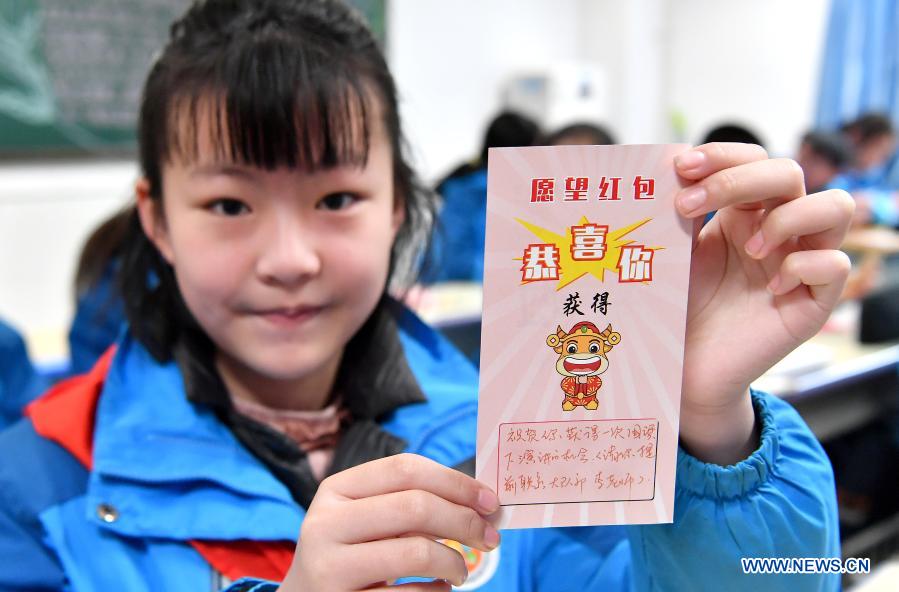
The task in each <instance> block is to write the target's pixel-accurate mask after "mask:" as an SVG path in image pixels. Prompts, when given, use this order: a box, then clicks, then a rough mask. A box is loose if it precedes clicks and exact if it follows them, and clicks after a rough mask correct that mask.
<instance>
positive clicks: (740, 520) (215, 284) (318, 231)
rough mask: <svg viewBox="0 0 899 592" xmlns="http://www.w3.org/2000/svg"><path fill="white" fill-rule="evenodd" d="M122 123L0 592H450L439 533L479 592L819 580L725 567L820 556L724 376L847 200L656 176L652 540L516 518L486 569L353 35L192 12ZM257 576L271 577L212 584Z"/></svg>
mask: <svg viewBox="0 0 899 592" xmlns="http://www.w3.org/2000/svg"><path fill="white" fill-rule="evenodd" d="M138 127H139V132H138V133H139V140H140V142H139V144H140V162H141V170H142V178H141V179H140V180H139V181H138V183H137V184H136V187H135V193H136V200H137V214H136V215H134V216H132V217H131V219H130V224H131V231H130V232H128V233H127V235H126V236H127V238H126V245H125V246H124V248H123V250H122V254H121V257H120V261H121V263H120V268H119V273H120V274H121V277H122V278H123V301H124V306H125V314H126V318H127V319H128V331H127V332H126V333H125V334H123V335H122V337H121V338H120V340H119V341H118V343H117V346H116V349H115V350H114V351H111V352H110V353H108V354H107V355H105V356H104V357H103V358H101V360H100V361H99V362H98V363H97V365H95V367H94V369H92V370H91V372H90V373H89V374H87V375H84V376H82V377H80V378H76V379H72V380H71V381H69V382H67V383H66V384H65V385H60V387H58V388H57V389H56V390H54V391H53V392H52V393H51V394H50V395H48V396H47V397H43V398H41V399H39V400H38V401H36V402H35V403H33V404H32V405H31V406H30V407H29V413H28V417H27V418H26V419H25V420H23V421H20V422H18V423H16V424H15V425H14V426H12V427H11V428H10V429H8V430H7V431H5V432H3V433H0V459H2V460H0V500H2V503H0V558H2V559H3V560H2V561H0V589H3V590H44V591H51V590H53V591H62V590H166V591H168V592H181V591H184V592H188V591H189V592H194V591H200V590H209V589H210V588H214V587H216V586H217V585H219V584H224V582H225V581H226V579H232V580H233V579H235V578H237V577H240V576H243V575H253V576H257V577H260V576H261V577H266V578H269V579H282V578H283V579H284V584H283V587H282V590H283V592H292V591H294V590H296V591H298V592H320V591H324V590H327V591H339V592H348V591H357V590H375V589H382V590H386V589H387V582H393V581H394V580H396V579H398V578H402V577H407V576H422V577H426V578H436V581H433V582H427V583H417V584H411V585H408V586H407V587H405V588H400V589H401V590H407V591H418V592H423V591H425V590H428V591H434V590H443V591H446V590H448V589H449V582H452V583H453V584H455V585H457V586H458V585H461V583H462V582H463V581H465V580H466V577H467V576H468V572H467V568H466V564H465V561H464V560H463V557H462V555H461V554H460V553H459V552H457V551H456V550H454V549H452V548H450V547H449V546H448V545H443V544H441V543H439V542H437V541H438V540H440V539H449V540H453V541H458V542H459V543H462V544H464V545H468V546H469V547H473V548H476V549H478V550H480V551H484V552H486V551H488V550H494V551H493V553H492V554H490V555H489V556H490V557H491V558H492V559H493V560H494V561H495V562H496V563H495V567H496V569H495V571H493V572H491V573H489V574H488V577H487V578H486V579H485V580H483V581H481V582H479V584H480V588H479V589H480V590H481V591H482V592H489V591H508V590H517V591H523V592H528V591H532V590H537V591H554V590H604V591H625V590H628V591H638V592H639V591H644V590H645V591H648V590H659V589H662V590H690V589H693V588H695V585H696V582H697V581H701V582H703V583H708V584H709V585H710V586H714V587H715V588H720V589H725V590H728V591H731V592H732V591H739V590H758V589H765V590H791V591H797V590H801V589H807V590H822V589H835V588H836V587H837V585H838V583H839V574H803V575H797V576H784V575H774V574H768V575H765V574H761V575H752V576H747V575H744V574H743V573H742V571H741V569H740V558H741V557H777V556H781V557H838V556H839V547H838V532H837V527H836V521H837V517H836V512H835V501H834V492H833V489H834V485H833V478H832V471H831V468H830V465H829V463H828V460H827V457H826V456H825V455H824V453H823V451H822V450H821V447H820V445H819V444H818V442H817V441H816V439H815V437H814V435H813V434H812V433H811V432H810V431H809V429H808V427H807V426H806V425H805V424H804V423H803V421H802V420H801V419H800V417H799V415H798V414H797V413H796V411H795V410H793V409H792V408H791V407H790V406H789V405H788V404H787V403H785V402H783V401H781V400H779V399H777V398H776V397H772V396H769V395H766V394H764V393H760V392H755V391H752V390H750V388H749V385H750V384H751V383H752V382H753V381H754V380H755V379H756V378H757V377H758V376H759V375H760V374H761V373H762V372H764V371H765V370H766V369H767V368H769V367H770V366H771V365H772V364H774V363H775V362H777V361H778V360H779V359H781V358H782V357H783V356H784V355H786V353H787V352H789V351H791V350H792V349H793V348H795V347H796V346H797V345H798V344H800V343H801V342H803V341H804V340H805V339H807V338H808V337H810V336H812V335H814V334H815V333H817V332H818V330H819V329H820V327H821V326H822V324H823V323H824V320H825V319H826V318H827V317H828V315H829V313H830V311H831V310H832V308H833V306H834V304H835V303H836V300H837V298H838V296H839V293H840V289H841V287H842V285H843V283H844V281H845V277H846V274H847V272H848V269H847V260H846V258H845V255H843V254H842V253H840V252H839V251H837V250H836V249H837V247H838V245H839V244H840V242H841V240H842V237H843V236H844V234H845V231H846V228H847V227H848V224H849V218H850V216H851V210H852V202H851V200H850V199H849V198H848V196H846V195H845V194H844V193H842V192H839V191H832V192H828V193H824V194H821V195H811V196H806V195H804V191H803V182H802V177H801V174H799V172H798V169H797V167H795V166H784V163H782V162H777V161H774V160H769V159H767V156H766V155H765V154H764V152H763V151H762V150H761V149H759V148H758V147H757V146H751V145H746V144H712V145H707V146H700V147H698V148H697V149H692V150H688V151H685V152H684V153H682V154H680V155H678V156H677V157H676V159H675V167H676V170H677V172H678V174H680V175H681V177H683V179H684V180H685V182H686V183H688V184H689V186H686V187H684V189H682V190H681V191H680V192H679V193H678V194H677V195H676V196H675V197H674V200H673V203H672V204H671V207H676V208H677V211H678V212H679V213H680V215H681V216H683V217H684V218H686V219H688V220H693V226H694V229H695V231H696V232H697V234H698V236H697V241H696V245H695V249H694V252H693V257H694V260H695V262H696V265H694V266H693V267H692V270H691V278H690V295H689V305H688V311H687V325H686V336H685V349H684V355H685V358H684V380H683V397H682V400H681V416H680V431H679V439H680V442H681V447H680V449H679V451H678V471H677V483H676V494H675V496H676V497H675V510H674V516H675V518H674V524H670V525H668V524H661V525H649V526H644V525H631V526H627V527H614V526H613V527H585V528H546V529H533V530H528V529H526V530H512V531H508V532H506V533H504V534H503V536H502V545H501V546H500V548H499V549H497V546H498V545H499V543H500V535H499V533H498V532H496V530H495V529H494V528H493V527H492V526H491V525H490V524H489V522H488V520H487V519H486V517H487V516H489V515H490V514H491V513H493V512H494V511H495V510H496V509H497V508H498V503H499V501H498V498H497V496H496V494H495V492H493V491H491V490H490V489H489V488H488V487H486V486H485V485H483V484H481V483H479V482H477V481H476V480H474V479H473V478H472V477H470V476H468V475H466V474H464V473H463V472H462V471H461V470H454V469H453V468H451V467H458V468H459V469H467V470H469V471H470V470H471V469H472V467H473V463H472V457H473V456H474V454H475V430H476V412H477V381H478V376H477V373H476V372H475V371H474V369H473V368H472V367H471V366H470V365H469V364H468V363H467V362H466V361H465V360H464V358H463V357H462V356H461V355H460V354H459V353H458V352H457V351H455V350H454V349H453V348H452V347H451V346H449V345H448V343H447V342H446V341H445V340H444V339H442V338H441V337H440V336H439V335H438V334H437V333H436V332H434V331H433V330H432V329H430V328H429V327H427V326H426V325H424V324H423V323H422V322H421V321H420V320H418V319H417V318H416V317H415V316H414V315H413V314H412V313H411V312H410V311H409V310H407V309H405V308H404V307H403V306H402V305H401V304H400V303H399V302H398V301H396V300H394V299H393V298H392V297H391V296H390V294H389V293H388V290H387V286H389V285H391V280H393V279H395V278H396V277H405V274H404V273H403V272H404V270H402V269H401V268H400V263H401V262H405V261H416V257H415V255H416V253H417V252H418V249H417V247H418V244H420V243H417V242H416V239H419V238H422V237H426V236H427V230H428V222H429V220H430V219H431V218H430V214H431V213H432V212H433V207H434V204H433V202H432V201H431V194H430V192H427V191H425V190H423V189H422V187H421V186H420V184H419V183H417V182H416V177H415V175H414V174H413V172H412V170H411V169H410V167H409V165H408V162H407V160H406V157H405V155H404V153H403V151H402V150H401V148H400V147H401V146H402V143H401V138H402V131H401V125H400V120H399V115H398V105H397V96H396V89H395V87H394V84H393V79H392V77H391V75H390V72H389V70H388V69H387V65H386V62H385V61H384V58H383V55H382V54H381V52H380V50H379V49H378V45H377V43H376V41H375V39H374V38H373V36H372V35H371V33H370V31H369V30H368V29H367V27H366V26H365V25H364V23H363V21H362V20H361V17H359V16H358V15H356V14H355V13H353V12H352V11H350V10H349V9H348V8H347V7H346V6H345V5H343V4H342V3H338V2H333V1H326V0H206V1H203V2H198V3H195V4H194V5H192V7H191V8H190V9H189V11H188V12H187V14H186V15H185V16H184V17H183V18H182V19H180V20H179V21H178V22H176V23H175V24H174V25H173V26H172V29H171V38H170V40H169V42H168V44H167V45H166V47H165V48H164V49H163V51H162V52H161V53H160V56H159V58H158V59H157V61H156V63H155V64H154V65H153V67H152V69H151V71H150V74H149V76H148V79H147V82H146V85H145V89H144V94H143V99H142V107H141V115H140V122H139V126H138ZM726 179H732V180H735V181H736V182H731V183H728V182H726ZM713 209H715V210H718V215H716V217H715V219H714V220H713V221H712V222H711V223H710V224H708V225H706V226H705V227H704V228H702V229H701V230H700V225H699V224H698V223H697V221H698V220H700V219H701V218H702V217H703V216H704V215H705V213H706V212H708V211H710V210H713ZM397 274H399V275H397ZM151 277H152V278H154V279H153V281H148V278H151ZM511 337H512V338H514V335H512V336H511ZM402 452H406V453H407V454H400V453H402ZM297 541H298V542H297ZM469 583H470V584H471V583H473V582H472V581H470V582H469ZM257 585H258V586H265V587H266V588H268V589H274V588H275V587H276V585H275V584H258V583H257V582H255V581H254V582H246V581H244V582H240V583H235V584H234V586H233V589H234V590H244V589H248V588H250V587H253V586H257Z"/></svg>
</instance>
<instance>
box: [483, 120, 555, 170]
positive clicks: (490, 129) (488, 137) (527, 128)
mask: <svg viewBox="0 0 899 592" xmlns="http://www.w3.org/2000/svg"><path fill="white" fill-rule="evenodd" d="M539 135H540V127H539V126H538V125H537V124H536V123H535V122H534V120H532V119H531V118H529V117H527V116H525V115H522V114H521V113H516V112H514V111H503V112H502V113H500V114H499V115H497V116H496V117H494V118H493V119H492V120H491V121H490V125H488V126H487V132H486V133H485V134H484V143H483V144H482V145H481V155H480V158H481V160H480V165H481V166H487V151H488V150H489V149H490V148H508V147H513V146H531V145H533V144H534V142H535V141H536V140H537V138H538V137H539Z"/></svg>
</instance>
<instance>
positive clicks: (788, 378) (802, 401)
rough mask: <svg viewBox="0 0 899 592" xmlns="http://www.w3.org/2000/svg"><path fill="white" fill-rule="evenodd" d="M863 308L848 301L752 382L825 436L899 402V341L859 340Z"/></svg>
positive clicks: (835, 434)
mask: <svg viewBox="0 0 899 592" xmlns="http://www.w3.org/2000/svg"><path fill="white" fill-rule="evenodd" d="M858 308H859V307H858V304H857V303H854V302H849V303H845V304H843V305H842V306H841V307H840V308H839V309H837V310H836V311H835V312H834V314H833V315H832V317H831V319H830V320H829V321H828V323H827V324H826V325H825V326H824V328H823V329H822V331H821V332H820V333H819V334H818V335H816V336H815V337H813V338H812V339H810V340H809V341H807V342H806V343H804V344H802V345H801V346H799V347H798V348H797V349H796V350H795V351H794V352H792V353H791V354H790V355H788V356H787V357H786V358H784V359H783V360H782V361H781V362H779V363H778V364H776V365H775V366H774V367H773V368H771V370H769V371H768V372H766V373H765V374H764V375H763V376H762V377H760V378H759V379H758V380H757V381H755V382H754V383H753V387H755V388H757V389H759V390H764V391H766V392H769V393H771V394H773V395H776V396H778V397H781V398H782V399H784V400H785V401H788V402H789V403H790V404H791V405H793V406H794V407H795V408H796V410H797V411H799V413H800V415H802V417H803V419H805V421H806V423H808V425H809V427H810V428H811V430H812V432H814V434H815V436H817V437H818V439H819V440H822V441H825V440H829V439H832V438H836V437H838V436H840V435H842V434H845V433H847V432H850V431H852V430H854V429H857V428H859V427H861V426H863V425H865V424H866V423H868V422H870V421H872V420H874V419H876V418H877V417H881V416H882V415H883V414H884V413H885V412H887V411H889V410H891V409H894V408H895V406H896V405H897V404H899V342H889V343H882V344H861V343H859V342H858V340H857V337H856V336H857V331H858V329H857V326H858V314H859V310H858ZM815 362H817V363H815Z"/></svg>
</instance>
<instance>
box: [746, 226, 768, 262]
mask: <svg viewBox="0 0 899 592" xmlns="http://www.w3.org/2000/svg"><path fill="white" fill-rule="evenodd" d="M764 246H765V237H764V236H763V235H762V231H761V230H759V231H758V232H756V233H755V234H753V235H752V238H751V239H749V240H748V241H747V242H746V245H745V246H744V247H743V248H744V249H746V252H747V253H749V254H750V255H752V256H753V257H755V256H756V255H758V254H759V253H760V252H761V251H762V247H764Z"/></svg>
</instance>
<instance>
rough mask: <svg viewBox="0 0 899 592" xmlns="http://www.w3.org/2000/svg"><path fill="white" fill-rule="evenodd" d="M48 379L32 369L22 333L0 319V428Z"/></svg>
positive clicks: (13, 418)
mask: <svg viewBox="0 0 899 592" xmlns="http://www.w3.org/2000/svg"><path fill="white" fill-rule="evenodd" d="M46 386H47V381H46V380H45V379H43V378H42V377H41V376H40V375H38V373H37V372H36V371H35V369H34V366H33V365H32V363H31V359H30V358H29V357H28V350H27V349H26V347H25V341H24V340H23V339H22V336H21V335H20V334H19V332H18V331H16V330H15V329H14V328H13V327H11V326H10V325H8V324H6V323H4V322H3V321H2V320H0V428H5V427H6V426H8V425H11V424H13V423H15V422H16V421H17V420H18V419H19V418H20V417H21V416H22V409H23V408H24V407H25V405H26V404H27V403H28V402H30V401H31V400H32V399H34V398H35V397H37V396H38V395H40V394H41V393H42V392H43V390H44V389H45V388H46Z"/></svg>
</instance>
